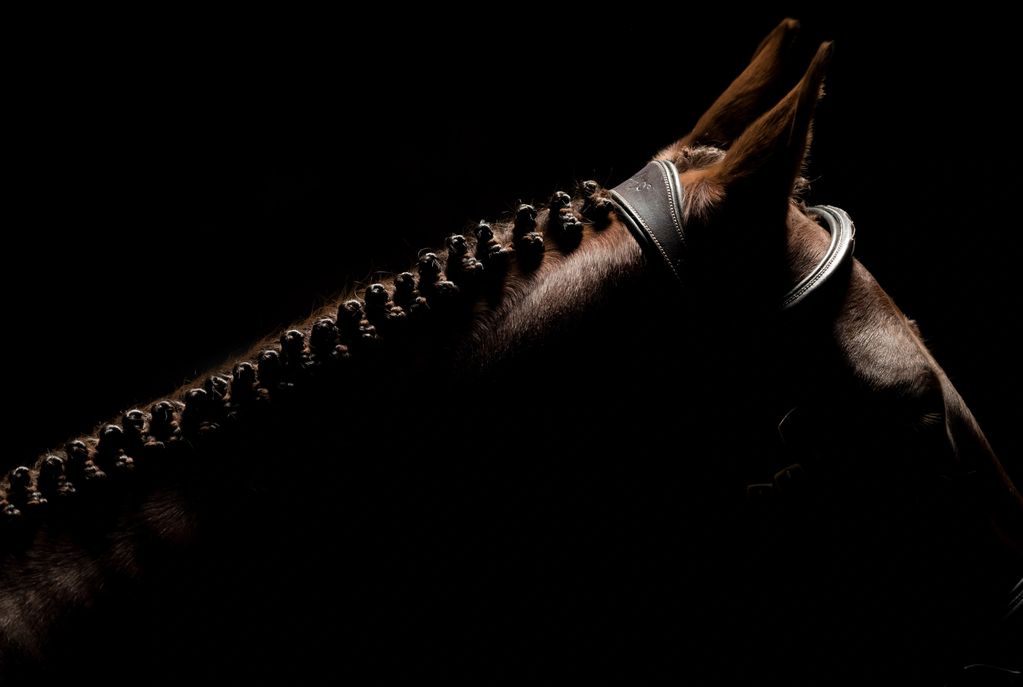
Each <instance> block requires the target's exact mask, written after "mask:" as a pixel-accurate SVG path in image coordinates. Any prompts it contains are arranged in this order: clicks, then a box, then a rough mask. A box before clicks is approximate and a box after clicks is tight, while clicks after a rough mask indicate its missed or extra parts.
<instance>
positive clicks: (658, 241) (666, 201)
mask: <svg viewBox="0 0 1023 687" xmlns="http://www.w3.org/2000/svg"><path fill="white" fill-rule="evenodd" d="M609 195H610V198H611V203H612V204H613V205H614V209H615V211H616V212H617V213H618V218H619V219H620V220H621V221H622V224H624V225H625V226H626V227H627V228H628V229H629V231H630V232H631V233H632V235H633V236H634V237H635V238H636V240H637V241H638V242H639V244H640V245H641V246H642V247H643V250H644V252H646V253H647V254H648V255H655V256H657V257H658V258H659V259H660V261H661V262H663V263H664V265H665V267H667V269H668V271H669V272H670V273H671V275H672V277H673V279H674V280H675V281H676V282H677V283H678V284H679V285H680V286H682V287H685V286H686V281H685V268H684V265H685V262H686V259H687V257H688V250H689V247H688V245H687V243H686V236H685V230H684V228H683V226H682V208H683V207H684V202H685V196H684V192H683V189H682V184H681V183H680V182H679V178H678V170H677V169H675V165H674V164H672V163H671V162H669V161H667V160H654V161H652V162H650V163H649V164H648V165H647V166H646V167H644V168H643V169H641V170H640V171H639V172H637V173H636V174H634V175H632V176H631V177H629V179H628V180H626V181H625V182H623V183H621V184H619V185H618V186H616V187H615V188H613V189H612V190H611V191H610V193H609ZM807 212H808V213H809V214H810V215H811V216H812V217H814V218H815V219H817V220H823V223H824V226H825V227H826V228H827V229H828V231H829V232H830V233H831V244H830V245H829V246H828V250H827V252H826V253H825V254H824V257H823V258H822V259H821V261H820V263H819V264H818V265H817V266H816V267H815V268H814V269H813V271H811V272H810V274H808V275H807V276H806V277H804V278H803V279H802V280H800V282H799V283H798V284H796V285H795V286H794V287H793V288H792V289H790V290H789V292H788V293H786V294H785V295H784V296H783V297H782V299H781V304H780V306H779V307H780V309H781V310H788V309H791V308H793V307H794V306H796V305H798V304H799V303H801V302H803V301H804V300H805V299H806V298H807V296H809V295H810V294H811V293H813V292H814V291H816V290H817V289H819V288H820V287H821V286H823V285H824V284H825V283H827V282H828V281H829V280H831V278H832V277H833V276H834V275H836V274H838V273H839V272H842V271H844V270H845V269H847V268H848V267H849V265H851V264H852V258H853V250H854V248H855V244H856V241H855V235H856V229H855V226H854V225H853V222H852V219H851V218H850V217H849V214H848V213H847V212H846V211H845V210H842V209H841V208H837V207H833V206H831V205H819V206H815V207H811V208H808V209H807Z"/></svg>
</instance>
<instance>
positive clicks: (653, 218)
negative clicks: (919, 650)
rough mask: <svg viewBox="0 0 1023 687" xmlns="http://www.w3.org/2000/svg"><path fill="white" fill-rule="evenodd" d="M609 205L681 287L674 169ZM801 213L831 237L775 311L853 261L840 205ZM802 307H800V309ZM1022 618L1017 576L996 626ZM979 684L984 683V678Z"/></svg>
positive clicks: (637, 182)
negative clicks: (826, 245) (814, 261)
mask: <svg viewBox="0 0 1023 687" xmlns="http://www.w3.org/2000/svg"><path fill="white" fill-rule="evenodd" d="M609 195H610V200H611V203H612V205H613V207H614V209H615V211H616V213H617V215H618V218H619V219H620V220H621V222H622V223H623V224H624V225H625V226H626V227H627V228H628V229H629V231H630V232H631V233H632V235H633V237H634V238H635V239H636V241H637V242H638V243H639V244H640V246H641V247H642V248H643V252H644V253H645V254H646V255H647V256H649V257H651V259H652V260H653V261H654V262H658V263H660V264H661V265H662V266H663V268H664V271H665V272H666V273H667V274H668V275H669V276H670V279H671V281H673V282H674V283H675V284H677V285H678V286H679V287H680V288H682V289H683V290H687V289H688V288H689V287H690V286H691V285H690V284H688V283H687V278H686V269H685V265H686V262H687V261H688V260H690V255H689V252H690V246H689V243H688V241H687V240H686V234H685V231H684V229H683V226H682V216H683V215H682V210H683V207H684V206H683V202H684V200H685V195H684V191H683V189H682V184H681V183H680V181H679V177H678V170H677V169H676V168H675V165H674V164H672V163H671V162H670V161H667V160H654V161H652V162H650V163H648V164H647V165H646V166H645V167H644V168H643V169H641V170H640V171H639V172H637V173H636V174H634V175H632V176H631V177H629V178H628V179H627V180H626V181H624V182H622V183H621V184H619V185H618V186H616V187H615V188H613V189H612V190H611V191H610V192H609ZM807 213H808V214H809V215H810V216H811V217H813V218H814V219H816V220H818V222H820V223H821V224H822V225H823V226H824V227H825V228H826V229H827V230H828V232H829V234H830V235H831V242H830V244H829V245H828V249H827V251H826V252H825V253H824V255H823V257H822V258H821V259H820V261H819V262H818V263H817V265H816V266H815V267H814V268H813V269H812V270H811V271H810V273H809V274H807V275H806V276H805V277H803V278H802V279H801V280H800V281H799V283H797V284H796V285H795V286H793V287H792V288H791V289H789V291H788V292H787V293H785V294H784V295H783V296H782V298H781V300H780V301H779V302H778V303H777V305H776V306H773V307H774V308H775V310H776V311H778V312H791V311H792V310H794V309H795V308H796V307H797V306H799V305H800V304H803V303H806V302H807V301H808V300H810V299H811V296H812V295H814V294H816V293H818V292H821V291H823V290H824V288H823V287H824V286H825V285H828V284H832V283H834V284H836V285H837V284H838V283H839V275H848V273H849V268H850V267H851V265H852V262H853V253H854V250H855V246H856V229H855V226H854V225H853V222H852V218H850V217H849V214H848V213H847V212H846V211H845V210H842V209H841V208H838V207H834V206H832V205H817V206H813V207H810V208H807ZM802 310H803V309H802V308H800V311H802ZM797 410H799V408H798V406H797V407H795V408H792V409H791V410H789V411H788V413H786V414H785V415H784V417H783V418H782V419H781V421H780V422H779V423H778V432H779V435H780V436H781V438H782V440H783V441H784V442H785V443H789V442H788V435H789V434H791V433H792V428H791V426H790V425H791V424H792V422H791V421H792V417H793V415H794V414H795V413H796V411H797ZM802 479H803V477H802V466H800V465H799V464H798V463H797V464H793V465H790V466H789V467H786V468H784V469H783V470H781V471H780V472H778V473H777V474H776V475H775V477H774V481H773V483H772V484H750V485H747V495H748V496H749V497H750V498H752V499H754V500H762V499H764V498H765V494H768V493H770V492H773V491H774V490H775V489H774V487H783V486H784V485H785V483H789V482H792V481H794V480H795V481H801V480H802ZM1020 616H1023V580H1021V581H1020V582H1019V583H1018V584H1017V585H1016V586H1015V587H1014V588H1013V590H1012V592H1011V595H1010V601H1009V603H1008V605H1007V612H1006V614H1005V616H1004V618H1002V625H1001V627H1002V628H1007V627H1008V625H1007V624H1006V623H1007V621H1009V620H1010V619H1018V618H1019V617H1020ZM1018 678H1019V673H1018V672H1016V671H1014V670H1010V669H1005V668H998V667H995V666H987V665H982V664H972V665H966V666H964V667H963V668H962V669H961V671H960V672H959V674H958V675H957V676H955V677H953V680H954V684H963V685H966V684H975V683H974V682H973V681H974V680H984V679H989V680H992V682H991V683H990V684H1003V683H1002V682H995V680H1007V681H1006V683H1005V684H1009V683H1010V682H1011V681H1012V680H1014V679H1018ZM983 684H988V683H987V682H984V683H983Z"/></svg>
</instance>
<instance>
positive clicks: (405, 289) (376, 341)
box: [0, 181, 612, 550]
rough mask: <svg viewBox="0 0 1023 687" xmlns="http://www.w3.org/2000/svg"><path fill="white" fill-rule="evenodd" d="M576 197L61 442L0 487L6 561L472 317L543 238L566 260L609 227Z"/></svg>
mask: <svg viewBox="0 0 1023 687" xmlns="http://www.w3.org/2000/svg"><path fill="white" fill-rule="evenodd" d="M581 196H582V198H581V199H580V200H579V201H577V202H573V199H572V197H571V196H570V195H569V194H567V193H565V192H563V191H558V192H557V193H555V194H554V196H553V197H552V198H551V202H550V208H549V211H548V212H547V216H546V227H545V232H541V231H540V224H541V220H542V219H543V218H542V213H541V212H538V211H537V209H536V208H535V207H534V206H532V205H528V204H521V205H519V206H518V208H517V209H516V211H515V213H514V217H513V220H512V222H511V225H510V227H508V226H501V227H499V231H495V228H494V225H491V224H489V223H487V222H480V223H479V225H478V226H477V227H476V228H475V231H474V234H475V235H474V236H472V237H469V238H467V237H466V236H464V235H461V234H454V235H451V236H449V237H448V238H447V240H446V241H445V248H446V260H444V259H442V258H441V256H439V255H437V254H436V253H433V252H424V253H422V254H420V256H419V259H418V264H417V265H416V273H417V274H413V273H412V272H402V273H401V274H398V275H396V276H395V277H394V279H393V280H392V283H391V288H390V289H388V287H387V286H386V285H385V284H381V283H375V284H371V285H370V286H369V287H367V288H366V289H365V292H364V294H363V298H362V299H358V298H353V299H350V300H345V301H344V302H342V303H341V304H340V305H339V306H338V308H337V315H336V317H333V318H331V317H323V318H321V319H318V320H316V321H315V322H314V323H313V324H312V326H311V327H310V328H309V329H308V330H307V331H302V330H299V329H290V330H288V331H285V332H284V333H283V334H282V335H281V337H280V341H279V345H277V346H275V347H271V348H267V349H266V350H264V351H262V352H261V353H259V354H258V356H256V360H255V361H254V362H250V361H243V362H239V363H237V364H236V365H234V367H233V369H231V371H230V373H229V374H212V375H210V376H209V377H207V378H206V379H205V380H204V381H203V383H202V385H201V386H198V387H195V388H192V389H189V390H188V391H186V392H185V393H184V394H182V395H180V397H178V398H173V399H168V400H161V401H158V402H156V403H154V404H153V405H152V406H151V407H150V409H149V411H148V412H146V411H143V410H140V409H133V410H129V411H128V412H126V413H124V415H123V416H122V417H121V418H120V422H119V423H110V424H106V425H104V426H102V427H101V428H100V429H99V430H98V432H97V433H96V434H95V435H94V436H91V437H84V438H80V439H75V440H73V441H69V442H68V443H67V444H65V446H64V449H63V451H56V452H53V453H50V454H47V455H45V456H43V457H42V458H41V459H40V460H39V461H38V462H37V463H36V464H35V466H33V467H29V466H19V467H16V468H14V469H13V470H11V471H10V472H9V473H8V474H7V476H6V478H5V479H2V480H0V547H2V548H6V549H8V550H11V549H12V548H13V549H16V548H17V547H18V546H19V542H20V543H21V545H24V544H27V543H28V542H31V541H32V539H33V534H34V532H35V531H36V529H37V528H38V526H39V525H40V524H42V523H44V522H47V521H51V520H53V519H59V518H63V519H64V520H69V519H71V520H73V519H75V517H76V514H78V513H80V511H81V508H82V507H83V506H82V504H88V503H96V502H97V501H98V500H99V497H100V495H103V494H110V493H112V492H120V493H125V492H130V491H131V489H132V486H131V485H133V484H138V483H139V482H145V481H146V480H147V479H149V478H151V477H152V476H153V475H154V474H156V473H158V471H159V468H160V466H162V465H164V466H165V465H168V464H170V465H173V464H175V463H179V462H182V461H184V460H187V459H189V458H195V457H197V455H198V454H200V453H201V452H202V450H203V447H204V445H206V444H207V442H209V441H210V440H212V439H213V438H215V437H217V436H218V435H219V434H222V433H223V432H224V430H225V429H230V428H236V427H237V426H238V425H239V424H240V423H242V422H245V421H246V418H248V420H249V421H251V420H252V418H261V417H265V414H266V413H267V412H269V411H270V409H271V408H272V407H274V405H275V404H277V403H279V402H282V401H281V400H280V399H283V398H287V397H289V396H291V395H293V394H294V392H295V391H296V390H298V389H300V388H301V387H302V386H304V385H307V384H314V383H321V382H324V381H329V380H331V379H335V378H336V377H337V376H338V375H342V374H344V370H345V369H346V368H347V367H348V366H349V365H350V364H351V361H352V359H353V358H358V357H360V356H366V357H368V356H370V355H372V351H373V350H374V349H376V348H377V347H378V346H379V345H380V344H381V342H382V341H387V340H401V338H402V334H403V333H404V332H405V331H406V330H408V329H410V328H414V327H416V326H421V325H422V324H424V323H429V322H431V321H436V320H437V319H438V318H443V317H444V315H445V313H448V314H450V313H452V312H457V311H458V309H459V306H465V305H466V304H468V305H470V306H471V305H472V304H474V303H475V302H476V301H477V298H478V295H479V293H480V290H481V289H482V288H484V286H485V285H486V284H487V283H491V284H494V283H497V284H499V283H500V282H501V281H502V280H503V277H504V275H505V274H506V272H507V268H508V266H509V262H510V261H511V260H512V258H513V257H514V258H515V260H516V261H517V264H518V269H519V270H520V271H521V272H523V273H529V272H531V271H533V270H535V269H536V268H537V267H538V266H539V265H540V264H541V263H542V261H543V257H544V254H545V234H546V235H547V237H549V238H550V239H551V240H553V241H554V242H555V244H556V245H557V247H558V248H559V249H560V250H562V251H565V252H567V251H570V250H572V249H573V248H575V247H576V246H578V245H579V243H580V241H581V240H582V235H583V227H584V225H586V224H589V225H591V226H594V227H596V228H598V229H599V228H602V227H603V226H606V225H607V223H608V222H609V218H610V214H611V210H612V206H611V203H610V201H609V199H608V196H607V192H606V191H605V190H603V189H602V188H601V187H600V186H599V184H597V183H596V182H594V181H586V182H583V184H582V185H581ZM577 212H578V214H577ZM580 215H581V217H580ZM499 232H500V233H499ZM502 238H503V239H504V240H503V241H502ZM79 517H80V516H79Z"/></svg>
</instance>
